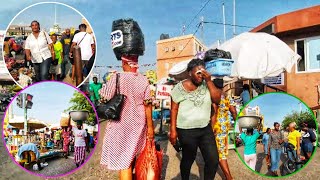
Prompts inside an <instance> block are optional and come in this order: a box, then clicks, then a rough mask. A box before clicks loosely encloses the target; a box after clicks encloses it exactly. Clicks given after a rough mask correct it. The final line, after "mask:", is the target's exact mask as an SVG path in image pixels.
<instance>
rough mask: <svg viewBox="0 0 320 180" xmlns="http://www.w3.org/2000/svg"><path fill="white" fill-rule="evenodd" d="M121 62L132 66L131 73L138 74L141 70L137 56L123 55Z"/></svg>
mask: <svg viewBox="0 0 320 180" xmlns="http://www.w3.org/2000/svg"><path fill="white" fill-rule="evenodd" d="M121 60H122V62H125V63H127V64H128V65H129V66H130V68H131V72H137V70H138V68H139V65H138V56H137V55H122V56H121Z"/></svg>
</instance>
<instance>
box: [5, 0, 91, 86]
mask: <svg viewBox="0 0 320 180" xmlns="http://www.w3.org/2000/svg"><path fill="white" fill-rule="evenodd" d="M95 42H96V41H95V37H94V33H93V30H92V27H91V26H90V24H89V22H88V21H87V20H86V18H85V17H84V16H83V15H82V14H81V13H80V12H79V11H77V10H76V9H74V8H72V7H70V6H68V5H65V4H62V3H54V2H52V3H49V2H46V3H37V4H34V5H31V6H29V7H27V8H25V9H23V10H22V11H20V12H19V13H18V14H17V15H16V16H15V17H14V18H13V19H12V21H11V22H10V24H9V26H8V27H7V30H6V35H5V38H4V43H3V52H2V54H3V59H4V60H5V63H6V67H7V69H8V71H9V73H10V75H11V77H12V78H13V80H14V81H15V82H16V83H17V84H18V85H19V86H21V87H26V86H28V85H30V84H33V83H35V82H40V81H45V80H55V81H62V82H65V83H67V84H70V85H73V86H76V87H78V86H79V85H80V84H81V83H82V82H83V81H84V80H85V79H86V77H87V76H88V74H90V71H91V69H92V67H93V65H94V61H95V54H96V53H95V52H96V48H95V44H96V43H95Z"/></svg>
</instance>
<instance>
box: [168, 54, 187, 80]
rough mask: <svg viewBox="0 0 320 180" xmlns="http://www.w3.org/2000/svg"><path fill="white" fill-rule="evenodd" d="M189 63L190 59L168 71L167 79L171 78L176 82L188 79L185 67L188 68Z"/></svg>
mask: <svg viewBox="0 0 320 180" xmlns="http://www.w3.org/2000/svg"><path fill="white" fill-rule="evenodd" d="M190 61H191V59H189V60H186V61H182V62H179V63H177V64H175V65H174V66H173V67H172V68H171V69H170V70H169V77H172V78H174V79H175V80H177V81H181V80H184V79H187V78H188V72H187V67H188V63H189V62H190Z"/></svg>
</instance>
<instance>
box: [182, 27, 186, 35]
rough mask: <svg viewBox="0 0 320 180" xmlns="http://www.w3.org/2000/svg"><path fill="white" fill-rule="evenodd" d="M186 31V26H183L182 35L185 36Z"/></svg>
mask: <svg viewBox="0 0 320 180" xmlns="http://www.w3.org/2000/svg"><path fill="white" fill-rule="evenodd" d="M185 31H186V25H183V26H182V35H184V32H185Z"/></svg>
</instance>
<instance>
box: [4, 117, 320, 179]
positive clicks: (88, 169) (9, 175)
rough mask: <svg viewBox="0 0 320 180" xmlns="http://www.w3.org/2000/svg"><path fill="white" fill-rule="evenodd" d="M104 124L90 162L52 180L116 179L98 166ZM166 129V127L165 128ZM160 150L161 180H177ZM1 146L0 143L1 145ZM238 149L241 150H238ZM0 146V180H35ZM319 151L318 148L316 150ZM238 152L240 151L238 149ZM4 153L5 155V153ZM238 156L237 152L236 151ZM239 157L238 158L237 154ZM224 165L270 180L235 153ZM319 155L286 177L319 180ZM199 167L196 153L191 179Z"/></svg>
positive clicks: (176, 157)
mask: <svg viewBox="0 0 320 180" xmlns="http://www.w3.org/2000/svg"><path fill="white" fill-rule="evenodd" d="M106 124H107V123H106V121H104V122H102V123H101V124H100V135H99V143H98V145H97V148H96V150H95V152H94V154H93V155H92V157H91V158H90V160H89V161H88V162H87V163H86V164H85V165H84V166H83V167H82V168H80V169H78V170H77V171H76V172H74V173H73V174H70V175H67V176H64V177H61V178H54V179H62V180H77V179H83V180H96V179H101V180H102V179H103V180H104V179H108V180H116V179H119V176H118V172H117V171H110V170H107V169H105V168H104V167H103V166H101V165H100V158H101V148H102V143H103V137H104V133H105V129H106ZM165 129H167V127H165ZM160 144H161V148H162V149H163V151H164V156H163V168H162V169H163V170H162V178H161V179H171V180H180V179H181V178H180V173H179V172H180V170H179V164H180V158H181V154H178V153H176V151H175V150H174V148H173V147H172V145H171V144H170V143H169V142H168V141H162V142H161V143H160ZM1 145H2V143H1ZM240 148H241V147H240ZM3 149H4V148H3V146H1V148H0V150H1V154H0V155H1V159H4V161H1V164H0V172H1V173H0V177H2V178H1V179H22V178H23V180H29V179H39V178H38V177H34V176H31V175H30V174H28V173H26V172H24V171H22V170H21V169H20V168H17V166H16V165H15V164H13V163H12V162H10V160H11V159H10V158H9V159H8V155H7V154H4V151H3ZM318 150H319V148H318ZM239 151H240V149H239ZM5 153H7V152H5ZM240 154H241V151H240ZM240 156H241V155H240ZM228 163H229V167H230V171H231V173H232V175H233V177H234V179H236V180H237V179H239V180H242V179H243V180H247V179H255V180H264V179H268V180H269V179H270V178H267V177H263V176H261V175H259V174H257V173H254V172H253V171H252V170H250V169H249V168H247V167H246V166H245V165H244V164H243V163H242V161H241V160H240V158H239V156H238V154H237V153H236V151H235V150H230V151H229V155H228ZM319 167H320V154H319V153H317V152H316V154H315V156H314V157H313V159H312V160H311V162H310V163H309V164H307V165H306V166H305V168H303V169H302V170H301V171H300V172H298V173H297V174H294V175H292V176H290V177H289V178H284V179H290V180H300V179H319V176H318V175H319V174H320V169H319ZM203 168H204V162H203V159H202V157H201V153H200V152H198V155H197V158H196V161H195V163H194V164H193V166H192V169H191V178H190V179H192V180H199V179H203ZM260 172H262V173H264V172H265V169H264V168H263V167H262V168H261V171H260ZM215 179H216V180H220V179H225V178H224V175H223V173H222V171H221V170H220V169H219V170H218V172H217V174H216V178H215Z"/></svg>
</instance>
